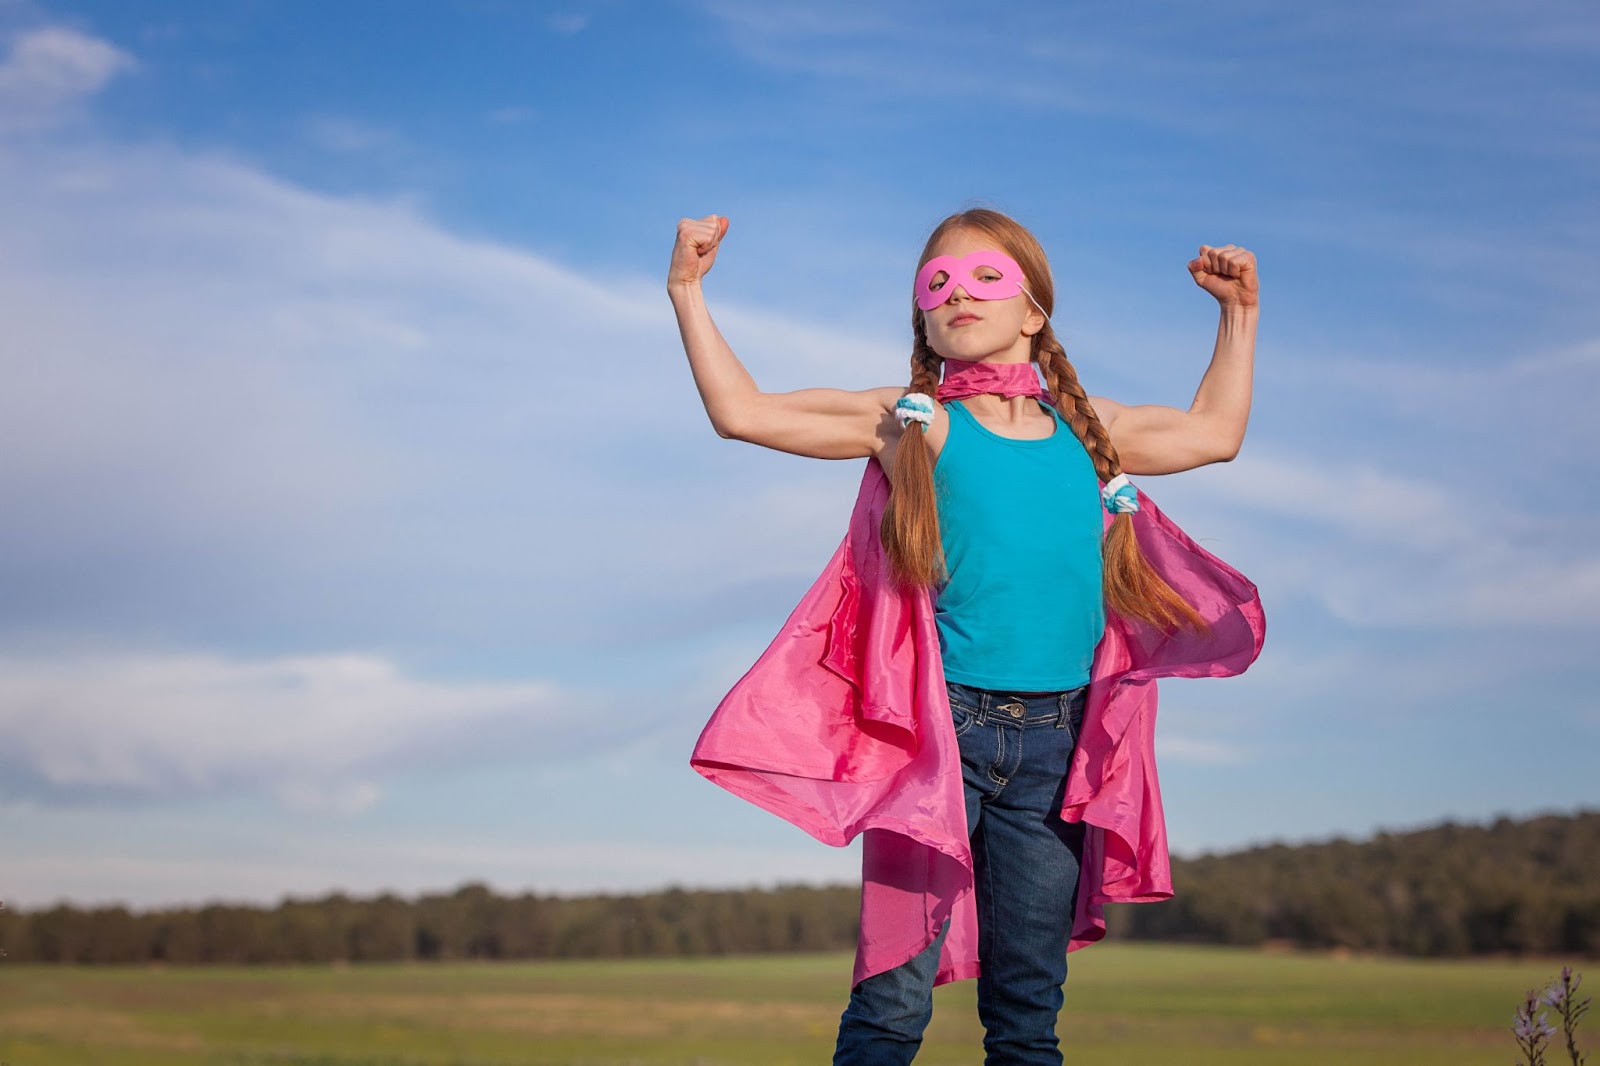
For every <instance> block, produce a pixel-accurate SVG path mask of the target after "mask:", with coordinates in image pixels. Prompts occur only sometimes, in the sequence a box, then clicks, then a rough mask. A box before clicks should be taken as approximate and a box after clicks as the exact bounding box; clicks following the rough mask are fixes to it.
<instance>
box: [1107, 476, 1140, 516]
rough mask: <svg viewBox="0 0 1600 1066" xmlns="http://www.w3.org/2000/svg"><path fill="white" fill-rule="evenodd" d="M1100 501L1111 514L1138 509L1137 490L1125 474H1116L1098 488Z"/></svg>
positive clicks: (1131, 512) (1132, 511)
mask: <svg viewBox="0 0 1600 1066" xmlns="http://www.w3.org/2000/svg"><path fill="white" fill-rule="evenodd" d="M1100 502H1101V503H1103V504H1105V508H1106V510H1107V511H1108V512H1110V513H1111V514H1133V513H1134V512H1135V511H1137V510H1138V509H1139V490H1138V489H1136V488H1134V487H1133V482H1131V481H1129V480H1128V475H1127V474H1118V475H1117V476H1116V477H1114V478H1112V479H1111V480H1110V481H1108V482H1106V483H1105V485H1104V487H1102V488H1101V489H1100Z"/></svg>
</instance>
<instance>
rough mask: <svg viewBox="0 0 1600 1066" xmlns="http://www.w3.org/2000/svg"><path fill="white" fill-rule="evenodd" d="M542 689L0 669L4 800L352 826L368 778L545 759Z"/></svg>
mask: <svg viewBox="0 0 1600 1066" xmlns="http://www.w3.org/2000/svg"><path fill="white" fill-rule="evenodd" d="M559 696H560V693H559V692H558V690H557V689H556V687H555V686H553V685H549V684H540V683H530V682H520V683H483V682H479V683H439V682H427V681H422V680H419V679H416V678H412V677H407V676H406V675H405V674H404V673H403V672H402V671H401V670H399V669H398V668H397V667H396V666H395V665H394V664H393V663H392V662H389V661H388V660H385V659H383V658H380V657H377V656H372V655H308V656H298V657H283V658H276V659H263V660H254V661H251V660H242V659H238V658H229V657H224V656H219V655H212V654H205V653H173V654H161V653H147V654H143V655H135V654H127V653H121V654H119V653H111V654H76V655H70V656H57V657H37V658H30V659H26V660H24V659H18V658H16V657H14V656H12V657H6V658H4V659H0V766H3V767H4V768H5V773H4V774H3V775H0V779H3V780H5V781H6V782H7V783H8V784H7V790H8V792H10V793H11V798H15V797H16V796H18V795H22V796H34V797H36V798H42V799H45V800H66V799H70V798H73V797H81V798H89V797H97V796H98V797H121V798H124V799H128V798H132V799H162V800H170V799H174V798H185V797H195V796H204V795H217V794H221V793H225V792H234V791H237V790H239V789H241V788H242V789H248V790H251V791H257V792H262V793H265V794H268V795H272V796H275V797H277V798H278V799H279V800H280V801H281V802H283V803H285V804H286V805H288V806H290V807H293V808H297V809H303V808H313V809H332V810H343V811H346V812H355V811H359V810H363V809H365V808H367V807H369V806H371V805H372V804H373V803H375V802H377V800H378V799H379V796H380V787H379V785H378V783H377V782H376V781H375V780H373V779H372V778H373V776H374V775H382V774H384V773H387V772H393V771H394V770H396V769H399V768H402V767H404V766H406V765H408V764H412V763H416V762H430V761H431V762H432V764H433V765H434V766H436V767H437V766H439V765H441V762H440V760H442V759H450V758H455V759H465V760H469V761H470V760H474V759H476V760H483V759H486V758H491V757H492V758H514V757H518V756H521V757H523V758H537V757H539V754H540V752H539V750H538V745H537V744H535V743H533V742H532V741H531V739H530V733H531V731H532V730H535V729H538V728H541V727H542V728H545V729H548V728H549V727H550V725H551V722H550V718H551V715H552V712H553V710H554V709H555V708H556V707H557V706H558V703H559Z"/></svg>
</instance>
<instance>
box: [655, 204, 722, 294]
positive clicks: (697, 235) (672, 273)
mask: <svg viewBox="0 0 1600 1066" xmlns="http://www.w3.org/2000/svg"><path fill="white" fill-rule="evenodd" d="M727 232H728V218H727V216H726V215H707V216H706V217H705V218H686V219H682V220H681V221H679V223H678V240H677V243H676V244H674V245H673V246H672V266H671V267H669V268H668V270H667V287H668V288H671V287H672V286H674V285H693V284H695V283H696V282H698V281H699V280H700V279H701V278H703V277H705V275H706V274H707V273H708V272H709V271H710V270H711V264H712V263H714V262H716V261H717V245H719V244H721V243H722V238H723V235H724V234H726V233H727Z"/></svg>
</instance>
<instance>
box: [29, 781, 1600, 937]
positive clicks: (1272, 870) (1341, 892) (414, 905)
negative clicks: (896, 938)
mask: <svg viewBox="0 0 1600 1066" xmlns="http://www.w3.org/2000/svg"><path fill="white" fill-rule="evenodd" d="M1173 879H1174V885H1175V888H1176V891H1177V895H1176V897H1175V898H1174V899H1172V900H1169V901H1167V902H1165V903H1159V904H1131V905H1125V906H1113V907H1111V908H1108V915H1107V921H1108V936H1109V937H1110V938H1111V939H1118V938H1122V939H1154V940H1175V941H1192V942H1205V943H1215V944H1239V945H1257V944H1262V943H1264V942H1267V941H1278V942H1284V943H1289V944H1294V945H1300V946H1304V947H1313V948H1331V947H1343V948H1350V949H1355V950H1362V951H1375V952H1385V953H1394V954H1404V955H1429V956H1462V955H1472V954H1484V953H1503V952H1510V953H1517V954H1524V953H1534V954H1562V955H1580V956H1587V957H1596V956H1600V812H1580V813H1578V814H1574V815H1549V816H1544V817H1539V818H1532V819H1525V820H1521V821H1513V820H1511V819H1506V818H1502V819H1500V820H1498V821H1496V822H1494V823H1493V824H1491V825H1487V826H1477V825H1458V824H1455V823H1445V824H1443V825H1438V826H1434V827H1431V828H1427V829H1421V830H1416V831H1411V832H1404V833H1380V834H1378V835H1377V836H1376V837H1374V838H1372V839H1370V840H1367V841H1361V842H1352V841H1347V840H1332V841H1327V842H1321V843H1313V844H1299V845H1292V846H1291V845H1285V844H1273V845H1267V846H1263V847H1256V848H1250V849H1247V850H1244V851H1237V852H1232V853H1228V854H1221V855H1204V856H1200V857H1198V858H1193V859H1175V860H1174V862H1173ZM859 902H860V893H859V889H858V888H856V887H855V886H848V885H839V886H822V887H817V886H807V885H782V886H779V887H777V888H770V889H761V888H749V889H726V890H691V889H685V888H669V889H667V890H665V891H660V892H650V893H642V894H630V895H593V896H581V897H561V896H540V895H535V894H532V893H525V894H522V895H516V896H502V895H497V894H496V893H494V892H493V891H491V890H490V889H489V888H488V887H487V886H486V885H484V884H481V883H476V882H474V883H468V884H464V885H462V886H460V887H459V888H457V889H455V890H454V891H453V892H449V893H440V894H433V895H422V896H420V897H418V898H417V899H416V900H414V901H411V900H406V899H403V898H401V897H399V896H395V895H393V894H383V895H378V896H375V897H372V898H369V899H357V898H352V897H350V896H348V895H345V894H343V893H332V894H329V895H327V896H324V897H322V898H318V899H295V898H292V897H290V898H286V899H284V900H283V901H282V902H280V903H279V904H277V905H276V906H274V907H265V906H252V905H239V904H224V903H211V904H206V905H203V906H191V907H171V908H164V909H156V910H149V911H143V912H135V911H132V910H130V909H129V908H127V907H123V906H109V907H94V908H80V907H76V906H72V905H69V904H58V905H56V906H54V907H49V908H43V909H35V910H31V911H18V910H15V909H13V908H11V907H9V906H8V907H6V908H5V909H0V950H4V952H5V959H6V960H8V961H14V962H76V963H151V962H165V963H172V964H191V963H231V964H259V963H300V962H334V961H349V962H380V961H381V962H393V961H405V960H454V959H561V958H617V957H630V956H635V957H636V956H663V955H728V954H744V953H767V952H789V951H834V950H847V949H851V948H853V947H854V945H855V940H856V931H857V920H858V918H857V909H858V907H859Z"/></svg>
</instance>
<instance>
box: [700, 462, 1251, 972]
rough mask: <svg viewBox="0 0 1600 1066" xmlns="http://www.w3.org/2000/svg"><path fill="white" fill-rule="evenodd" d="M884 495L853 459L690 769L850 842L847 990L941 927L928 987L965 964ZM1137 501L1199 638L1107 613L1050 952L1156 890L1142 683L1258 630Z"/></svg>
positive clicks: (923, 656) (1158, 845)
mask: <svg viewBox="0 0 1600 1066" xmlns="http://www.w3.org/2000/svg"><path fill="white" fill-rule="evenodd" d="M888 495H889V486H888V479H887V478H886V477H885V476H884V473H883V470H882V468H881V467H880V466H879V465H878V463H877V462H876V460H869V461H868V462H867V469H866V472H865V474H864V476H863V477H862V480H861V489H860V492H859V494H858V496H857V498H856V504H855V508H854V510H853V511H852V513H851V516H850V528H849V530H848V532H847V533H846V534H845V538H844V541H843V542H842V543H841V544H840V545H839V547H838V550H836V551H835V552H834V555H833V558H832V559H831V560H830V561H829V563H828V566H827V568H826V569H825V570H824V571H823V573H822V574H821V576H820V577H818V579H817V580H816V582H815V583H814V584H813V585H812V586H811V589H810V590H809V591H808V592H807V593H806V595H805V596H804V597H803V598H802V599H801V601H800V604H799V605H798V606H797V607H796V608H795V609H794V611H793V613H791V614H790V616H789V618H788V620H787V621H786V622H785V623H784V625H783V628H782V629H781V630H780V631H779V633H778V635H777V636H776V637H775V638H774V639H773V641H772V643H771V644H770V645H769V646H768V647H767V650H766V651H765V652H763V653H762V655H761V657H760V658H759V659H758V660H757V661H756V663H755V665H754V666H752V667H751V668H750V670H749V671H748V672H747V673H746V674H745V675H744V677H742V678H740V679H739V681H738V683H737V684H735V685H734V687H733V689H732V690H731V691H730V692H729V693H728V695H727V696H726V697H724V699H723V700H722V702H721V703H720V704H718V706H717V708H716V710H715V711H714V712H713V713H712V715H711V719H710V721H709V722H707V723H706V727H705V729H704V731H702V733H701V734H700V739H699V741H698V743H696V745H695V748H694V753H693V754H692V755H691V757H690V764H691V765H692V766H693V767H694V768H695V770H697V771H698V772H699V773H700V774H702V775H703V776H705V777H706V778H707V779H708V780H710V781H712V782H714V783H716V784H718V785H720V786H721V787H723V788H726V789H727V790H729V791H730V792H732V793H734V794H735V795H738V796H742V797H743V798H745V799H747V800H749V801H750V802H752V803H755V804H756V805H758V806H760V807H762V808H764V809H766V810H769V811H771V812H773V813H774V814H777V815H778V816H779V817H781V818H784V819H786V820H787V821H789V822H792V823H793V824H794V825H796V826H798V827H799V828H801V829H803V830H805V831H806V832H807V833H810V834H811V835H812V836H814V837H816V838H817V839H818V840H821V841H822V842H823V843H825V844H832V845H835V846H843V845H845V844H847V843H849V842H850V841H851V840H853V839H854V838H855V837H856V835H857V834H861V833H864V834H865V836H864V838H863V854H862V892H861V935H860V939H859V941H858V943H857V950H856V962H855V974H854V981H855V982H860V981H862V980H864V979H865V978H867V977H870V976H871V975H873V974H876V973H881V972H883V971H885V970H889V969H892V968H894V967H895V966H898V965H900V964H901V963H903V962H905V961H906V960H908V959H910V958H911V957H912V956H914V955H916V954H918V953H919V952H921V951H922V950H923V949H924V948H926V947H927V946H928V945H929V944H930V943H932V942H933V938H934V937H935V936H937V935H938V932H939V930H940V928H941V927H942V926H943V925H944V923H945V920H946V919H947V918H948V919H949V921H950V932H949V934H948V935H947V936H946V938H945V942H944V944H943V947H942V950H941V953H940V960H939V970H938V975H937V977H936V978H935V983H936V984H943V983H945V982H947V981H953V980H960V979H964V978H968V977H976V976H977V974H978V923H977V911H976V908H975V906H974V901H973V878H972V852H971V849H970V847H969V845H968V835H967V825H966V806H965V799H964V797H963V794H962V782H961V760H960V752H959V749H958V748H957V744H956V737H955V729H954V726H953V724H952V721H951V714H950V704H949V700H948V697H947V694H946V692H945V685H944V671H943V667H942V665H941V663H940V659H939V639H938V633H937V631H936V629H935V628H934V621H933V605H932V600H931V598H930V596H929V593H928V592H927V591H926V590H910V589H905V588H903V587H897V586H895V585H894V584H893V583H892V582H891V581H890V580H889V570H888V560H887V559H886V558H885V556H884V553H883V548H882V544H881V542H880V541H879V538H878V523H879V520H880V519H881V517H882V515H883V508H884V504H885V503H886V501H887V500H888ZM1140 504H1141V506H1140V510H1139V511H1138V512H1137V513H1135V514H1133V515H1132V516H1131V517H1132V520H1133V523H1134V529H1135V531H1136V534H1137V536H1138V539H1139V546H1140V548H1141V549H1142V550H1143V551H1144V553H1145V557H1146V558H1147V559H1149V560H1150V562H1151V564H1152V565H1153V566H1154V567H1155V568H1156V570H1157V571H1158V572H1159V573H1160V574H1161V575H1162V576H1163V577H1164V578H1165V579H1166V581H1167V582H1168V583H1169V584H1171V585H1172V586H1173V587H1174V588H1175V589H1176V590H1177V591H1178V592H1179V593H1180V594H1182V595H1183V596H1184V597H1185V598H1186V599H1187V600H1188V601H1189V602H1190V603H1192V604H1194V605H1195V606H1196V607H1197V608H1198V609H1199V610H1200V612H1201V614H1202V615H1203V616H1204V617H1205V618H1206V619H1207V620H1208V621H1209V622H1210V623H1211V630H1210V632H1209V633H1207V634H1202V635H1195V634H1188V633H1179V634H1177V635H1173V636H1166V635H1163V634H1161V633H1159V632H1156V631H1155V630H1153V629H1151V628H1150V627H1148V626H1145V625H1143V624H1141V623H1137V622H1130V621H1128V620H1125V619H1122V618H1120V617H1118V616H1117V615H1115V614H1114V613H1111V612H1109V611H1108V614H1107V623H1106V629H1105V633H1104V635H1103V637H1102V639H1101V641H1100V645H1099V647H1098V648H1097V649H1096V651H1095V657H1094V662H1093V665H1092V667H1091V669H1090V682H1089V698H1088V703H1087V706H1086V709H1085V712H1084V721H1083V727H1082V731H1081V735H1080V737H1079V741H1078V747H1077V750H1076V751H1075V752H1074V755H1073V759H1072V766H1071V771H1070V774H1069V777H1068V783H1067V792H1066V798H1065V801H1064V804H1063V806H1062V810H1061V814H1062V817H1063V818H1065V819H1067V820H1068V821H1082V822H1085V823H1087V826H1088V828H1087V831H1086V833H1085V848H1084V857H1083V868H1082V874H1081V876H1080V880H1079V891H1078V907H1077V911H1076V914H1075V916H1074V924H1073V932H1072V940H1071V943H1070V945H1069V950H1074V949H1077V948H1081V947H1084V946H1085V945H1087V944H1090V943H1093V942H1094V941H1097V940H1099V939H1101V938H1102V937H1103V936H1104V935H1105V918H1104V905H1105V904H1106V903H1108V902H1149V901H1154V900H1161V899H1166V898H1168V897H1170V896H1171V895H1172V875H1171V868H1170V862H1169V858H1168V854H1167V840H1166V825H1165V821H1164V817H1163V814H1162V809H1161V789H1160V786H1159V784H1158V782H1157V779H1156V766H1155V750H1154V746H1155V713H1156V685H1155V679H1156V678H1158V677H1224V676H1228V675H1232V674H1237V673H1240V672H1242V671H1243V670H1244V669H1245V668H1246V667H1247V666H1249V665H1250V663H1251V662H1253V661H1254V660H1255V658H1256V656H1258V655H1259V654H1260V652H1261V647H1262V641H1263V638H1264V636H1265V626H1266V623H1265V619H1264V616H1263V614H1262V610H1261V601H1260V598H1259V596H1258V594H1257V592H1256V587H1255V586H1254V585H1253V584H1251V582H1250V581H1249V580H1248V579H1246V578H1245V577H1244V575H1242V574H1240V573H1239V572H1238V571H1237V570H1234V569H1233V568H1232V567H1230V566H1228V564H1226V563H1224V562H1222V561H1221V560H1220V559H1218V558H1216V557H1215V556H1213V555H1212V554H1211V553H1209V552H1207V551H1206V550H1205V549H1204V548H1201V547H1200V546H1199V545H1197V544H1195V543H1194V542H1193V541H1192V540H1190V539H1189V538H1188V537H1187V536H1185V535H1184V533H1183V531H1182V530H1180V529H1179V528H1178V527H1177V526H1176V525H1175V524H1174V523H1173V522H1172V521H1171V520H1170V519H1168V518H1167V517H1166V516H1165V515H1163V514H1162V513H1161V512H1160V511H1159V510H1158V509H1157V508H1156V506H1155V505H1154V503H1152V502H1151V500H1150V498H1149V497H1148V496H1144V495H1143V494H1142V493H1141V498H1140ZM1112 517H1113V516H1111V515H1109V514H1108V515H1107V516H1106V521H1107V523H1109V522H1110V521H1111V520H1112ZM1069 905H1070V901H1069V900H1062V901H1061V906H1063V907H1065V906H1069Z"/></svg>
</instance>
